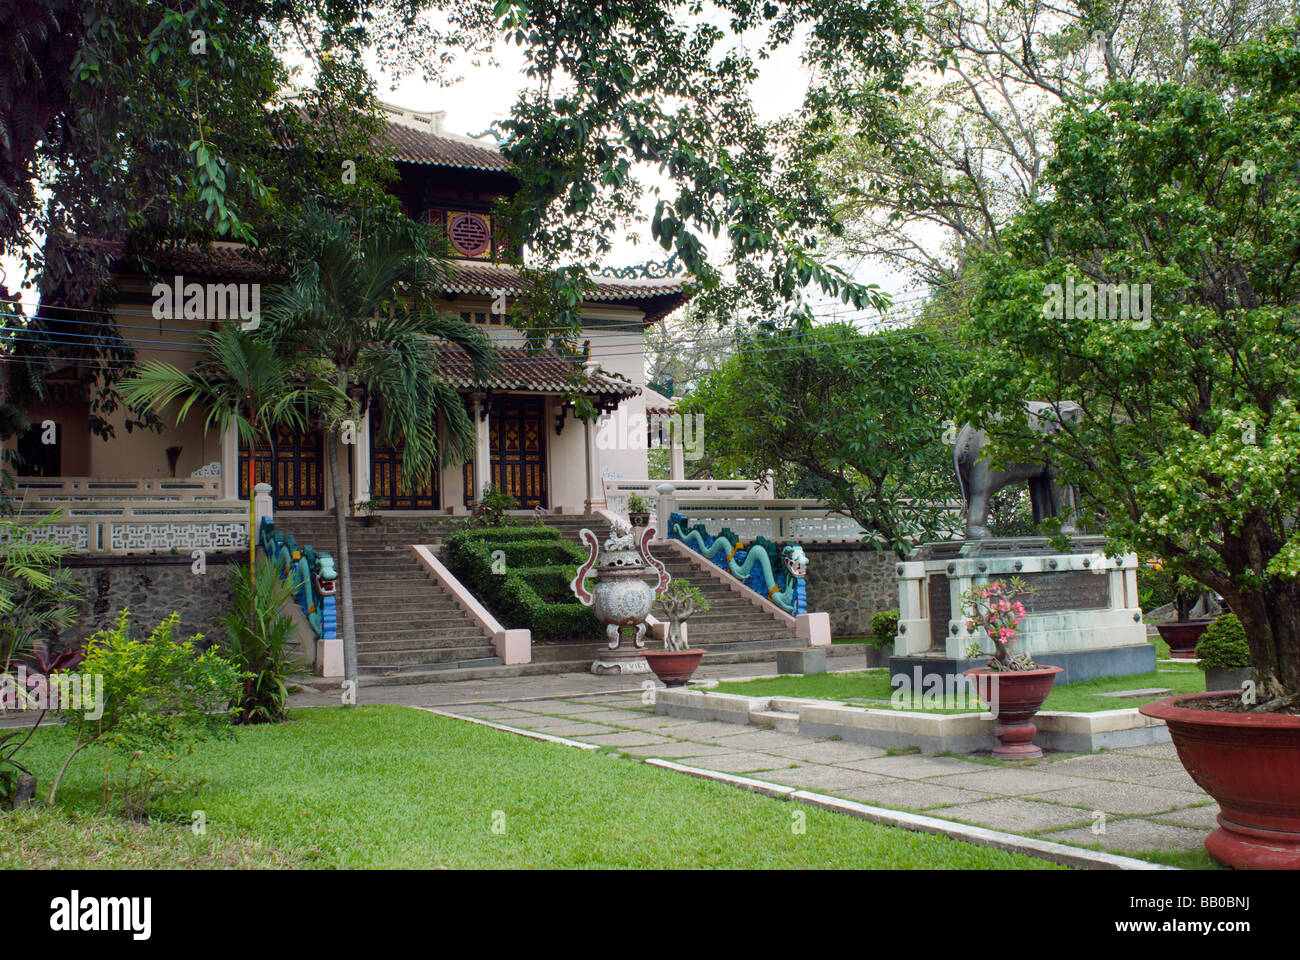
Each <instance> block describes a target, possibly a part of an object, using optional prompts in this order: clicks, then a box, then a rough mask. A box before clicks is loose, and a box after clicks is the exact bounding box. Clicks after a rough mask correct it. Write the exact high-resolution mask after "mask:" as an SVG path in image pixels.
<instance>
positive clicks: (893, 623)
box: [871, 610, 899, 647]
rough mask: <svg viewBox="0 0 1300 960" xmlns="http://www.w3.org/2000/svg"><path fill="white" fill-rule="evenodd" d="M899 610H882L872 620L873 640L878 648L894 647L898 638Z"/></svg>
mask: <svg viewBox="0 0 1300 960" xmlns="http://www.w3.org/2000/svg"><path fill="white" fill-rule="evenodd" d="M898 618H899V613H898V611H897V610H881V611H880V612H879V613H876V614H874V615H873V616H872V618H871V640H872V642H873V643H874V644H875V645H876V646H878V647H888V646H892V645H893V643H894V640H895V639H897V637H898Z"/></svg>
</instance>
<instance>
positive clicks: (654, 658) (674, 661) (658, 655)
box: [645, 580, 709, 687]
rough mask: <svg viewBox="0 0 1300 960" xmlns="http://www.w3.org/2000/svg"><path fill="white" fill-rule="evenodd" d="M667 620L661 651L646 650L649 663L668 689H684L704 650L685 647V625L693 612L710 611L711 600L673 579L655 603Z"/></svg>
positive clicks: (690, 586) (689, 584) (686, 584)
mask: <svg viewBox="0 0 1300 960" xmlns="http://www.w3.org/2000/svg"><path fill="white" fill-rule="evenodd" d="M656 602H657V603H658V604H659V607H660V609H661V610H663V612H664V615H665V616H667V617H668V635H667V636H666V637H664V648H663V649H662V650H647V651H646V654H645V658H646V662H647V663H649V664H650V669H651V670H653V671H654V672H655V676H657V677H658V678H659V679H660V680H662V681H663V682H664V685H665V686H668V687H681V686H685V684H686V681H688V680H690V678H691V674H693V673H694V672H695V671H696V669H697V668H698V667H699V665H700V659H701V658H702V657H703V656H704V651H703V650H702V649H699V650H691V649H690V648H689V647H687V645H686V637H685V636H684V634H683V632H682V624H683V623H685V622H686V620H687V619H688V618H689V617H690V616H691V615H692V614H694V613H697V612H699V613H702V612H704V611H705V610H708V609H709V601H708V600H706V599H705V597H704V594H702V593H700V591H699V588H697V587H696V586H694V585H693V584H691V583H688V582H686V581H685V580H674V581H673V582H672V583H670V584H669V585H668V586H667V588H665V590H664V592H663V593H661V594H660V595H659V598H658V600H657V601H656Z"/></svg>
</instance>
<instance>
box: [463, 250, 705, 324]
mask: <svg viewBox="0 0 1300 960" xmlns="http://www.w3.org/2000/svg"><path fill="white" fill-rule="evenodd" d="M592 279H593V280H594V281H595V283H596V289H595V290H592V291H589V292H588V293H587V294H586V296H585V299H586V301H587V302H588V303H592V302H605V303H628V304H631V305H633V306H636V307H638V308H640V309H642V310H645V311H646V318H645V319H646V322H647V323H652V322H654V321H655V320H658V319H660V318H662V317H663V316H665V315H667V314H669V313H671V312H672V311H673V310H675V309H677V308H678V307H679V306H681V305H682V304H683V303H685V302H686V300H687V299H688V298H687V295H686V294H685V293H684V292H683V290H682V286H683V284H684V282H685V280H684V278H682V277H669V278H667V279H662V280H650V279H636V280H625V279H620V278H617V277H601V276H596V277H593V278H592ZM443 289H444V290H446V291H447V292H448V293H461V294H477V295H479V296H484V297H492V296H496V294H497V293H498V292H499V291H503V292H504V293H505V294H506V295H507V296H517V295H520V294H522V293H524V292H526V290H527V289H528V281H527V280H525V279H524V278H523V277H521V276H520V275H519V272H518V271H517V270H515V269H514V268H513V267H508V266H504V265H502V264H497V263H482V262H477V261H471V260H456V261H453V264H452V273H451V276H450V277H449V278H448V279H447V281H446V282H445V283H444V284H443Z"/></svg>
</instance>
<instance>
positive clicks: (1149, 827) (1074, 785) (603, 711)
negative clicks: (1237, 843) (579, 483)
mask: <svg viewBox="0 0 1300 960" xmlns="http://www.w3.org/2000/svg"><path fill="white" fill-rule="evenodd" d="M700 673H701V676H702V678H703V677H711V678H721V677H723V676H732V677H734V676H756V675H759V674H770V673H775V667H774V666H772V665H770V664H753V663H748V664H729V665H719V666H716V667H711V668H707V669H704V670H702V671H701V672H700ZM362 694H363V699H364V700H365V701H366V702H384V703H400V704H405V705H409V706H425V707H427V706H435V707H438V708H440V709H442V710H445V711H447V712H449V713H455V714H459V715H462V716H466V717H473V718H475V719H481V720H487V721H491V722H492V723H499V724H504V725H507V726H510V727H516V728H519V729H522V730H531V731H536V732H539V733H547V734H551V735H554V736H559V737H566V738H569V739H572V740H579V741H583V742H586V743H591V744H597V745H599V746H602V747H605V748H609V749H611V750H616V751H618V752H620V753H624V754H628V755H631V756H636V757H642V758H649V757H662V758H665V759H671V760H673V761H675V762H677V763H681V764H684V765H687V766H693V767H699V768H703V769H707V770H717V771H722V772H726V773H734V774H743V775H746V776H751V777H754V778H756V779H760V780H767V781H771V782H773V783H780V784H786V785H790V786H795V787H798V788H803V789H807V790H814V791H817V792H819V793H825V794H830V795H833V796H838V797H844V798H846V799H849V800H857V801H859V802H862V803H868V804H871V805H873V806H880V807H888V808H890V809H895V810H906V811H911V812H924V813H926V814H927V815H928V816H933V817H940V818H943V819H946V820H956V821H960V822H963V823H969V824H974V825H977V826H983V827H990V828H992V829H995V830H1002V831H1006V832H1008V833H1016V834H1022V835H1026V836H1035V837H1041V838H1042V839H1045V840H1051V841H1055V842H1058V843H1067V844H1073V845H1075V846H1081V847H1089V848H1092V849H1101V850H1108V851H1113V852H1116V853H1124V854H1130V855H1133V854H1138V855H1140V854H1149V853H1152V852H1155V851H1162V852H1171V851H1181V850H1189V851H1191V850H1199V849H1201V847H1202V846H1203V844H1204V842H1205V835H1206V832H1207V831H1209V830H1210V829H1212V828H1213V827H1214V826H1215V816H1216V815H1217V813H1218V807H1217V805H1216V804H1215V803H1214V802H1213V800H1211V798H1210V797H1209V796H1207V795H1206V794H1205V793H1203V792H1202V791H1201V790H1200V788H1199V787H1197V786H1196V784H1195V783H1194V782H1193V781H1192V779H1191V778H1190V777H1189V776H1188V775H1187V774H1186V773H1185V772H1184V770H1183V767H1182V764H1181V763H1179V761H1178V758H1177V755H1176V754H1175V752H1174V748H1173V745H1172V744H1159V745H1154V746H1145V747H1130V748H1124V749H1117V750H1111V751H1107V752H1104V753H1099V754H1091V755H1082V756H1075V755H1056V756H1049V757H1047V758H1045V759H1044V760H1041V761H1036V762H1030V763H1020V764H1004V763H1000V762H998V761H993V760H990V759H983V758H978V757H977V758H975V759H971V758H958V757H949V756H925V755H922V754H895V755H889V753H888V752H887V751H886V750H884V749H882V748H877V747H872V746H868V745H864V744H855V743H849V742H846V741H841V740H834V739H828V740H818V739H813V738H810V737H805V736H800V735H798V734H793V733H779V732H776V731H774V730H766V729H762V728H760V727H755V726H741V725H737V724H730V723H720V722H715V721H698V720H684V719H679V718H675V717H665V716H656V715H655V713H654V710H653V706H652V701H650V699H649V694H648V693H647V691H646V690H645V689H644V688H642V687H641V686H640V683H639V678H635V679H632V680H631V681H630V682H629V679H628V678H617V677H594V676H591V675H588V674H559V675H551V676H542V677H521V678H510V679H504V680H483V681H464V682H457V683H446V684H424V685H420V686H410V687H383V688H363V690H362ZM313 701H316V702H319V703H322V704H333V703H337V702H338V698H337V696H334V695H330V696H325V695H323V694H319V693H302V694H298V695H295V697H294V701H293V702H294V704H295V705H298V706H307V705H310V704H311V703H312V702H313Z"/></svg>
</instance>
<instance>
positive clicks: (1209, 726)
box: [1138, 693, 1300, 870]
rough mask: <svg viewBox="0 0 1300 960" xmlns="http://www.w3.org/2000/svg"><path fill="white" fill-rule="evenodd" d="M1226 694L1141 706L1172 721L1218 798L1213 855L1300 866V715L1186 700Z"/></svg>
mask: <svg viewBox="0 0 1300 960" xmlns="http://www.w3.org/2000/svg"><path fill="white" fill-rule="evenodd" d="M1222 696H1223V694H1222V693H1193V694H1191V695H1184V696H1177V697H1166V698H1165V699H1163V700H1156V701H1154V702H1152V703H1144V704H1143V705H1142V706H1140V707H1138V710H1139V711H1140V712H1141V713H1142V714H1144V715H1145V716H1148V717H1154V718H1155V719H1157V720H1163V721H1164V722H1165V723H1166V724H1167V725H1168V726H1169V736H1170V737H1171V738H1172V739H1173V741H1174V747H1175V748H1177V750H1178V759H1179V760H1181V761H1182V762H1183V766H1184V767H1185V768H1186V769H1187V772H1188V774H1190V775H1191V778H1192V779H1193V780H1195V781H1196V783H1197V784H1198V785H1199V786H1200V788H1201V789H1202V790H1204V791H1205V792H1206V793H1208V794H1209V795H1210V796H1212V797H1213V798H1214V799H1215V800H1217V801H1219V828H1218V829H1217V830H1215V831H1213V832H1212V833H1211V834H1210V835H1209V837H1207V838H1206V841H1205V849H1206V850H1208V851H1209V852H1210V856H1212V857H1214V859H1215V860H1218V861H1219V862H1220V863H1222V864H1225V865H1226V866H1229V867H1237V868H1238V869H1249V870H1300V717H1294V716H1278V715H1276V714H1267V713H1261V714H1251V713H1220V712H1218V711H1216V710H1193V709H1189V708H1188V707H1185V706H1180V704H1185V703H1195V702H1196V701H1198V700H1212V699H1215V698H1217V697H1222Z"/></svg>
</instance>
